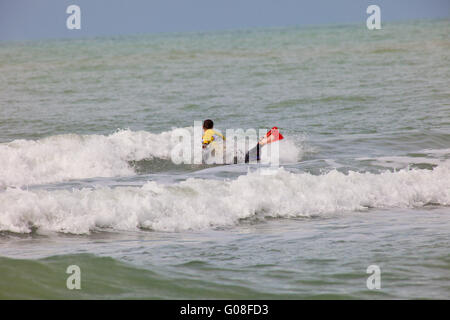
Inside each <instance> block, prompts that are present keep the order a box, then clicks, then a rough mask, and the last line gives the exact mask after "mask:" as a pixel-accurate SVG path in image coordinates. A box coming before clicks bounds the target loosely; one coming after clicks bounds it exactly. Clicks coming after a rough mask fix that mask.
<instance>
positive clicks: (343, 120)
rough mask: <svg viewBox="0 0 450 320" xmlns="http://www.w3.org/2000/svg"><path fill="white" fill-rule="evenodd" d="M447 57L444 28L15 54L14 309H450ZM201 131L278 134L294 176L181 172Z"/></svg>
mask: <svg viewBox="0 0 450 320" xmlns="http://www.w3.org/2000/svg"><path fill="white" fill-rule="evenodd" d="M449 52H450V22H449V21H448V20H439V21H411V22H404V23H392V24H389V23H386V24H385V25H383V29H382V30H376V31H368V30H367V29H366V28H365V26H363V25H348V26H322V27H305V28H274V29H254V30H237V31H221V32H210V33H180V34H161V35H139V36H123V37H110V38H98V39H84V40H46V41H31V42H23V43H17V42H16V43H12V42H3V43H0V82H1V85H0V142H1V143H0V163H1V166H0V298H1V299H15V298H20V299H50V298H51V299H54V298H56V299H135V298H137V299H448V298H450V286H449V283H450V254H449V252H450V250H449V241H450V237H449V234H450V233H449V228H450V219H449V213H450V210H449V206H450V89H449V88H450V68H449V65H450V54H449ZM205 118H211V119H214V121H215V123H216V126H217V128H219V129H221V130H225V129H227V128H243V129H248V128H256V129H258V128H271V127H272V126H274V125H276V126H278V127H279V128H280V130H281V132H282V133H283V135H284V136H285V140H284V141H282V143H280V149H281V164H280V166H281V167H282V168H280V169H278V171H276V172H274V171H270V170H269V169H270V168H268V167H267V166H265V165H258V164H251V165H246V164H243V163H239V164H237V165H231V166H208V165H189V164H183V165H175V164H174V163H173V162H172V161H170V150H171V145H170V136H171V133H172V132H173V130H174V129H175V128H187V127H192V126H193V125H194V120H198V121H201V120H203V119H205ZM69 265H78V266H79V267H80V269H81V290H68V289H67V287H66V280H67V278H68V277H69V274H67V273H66V269H67V267H68V266H69ZM370 265H377V266H379V267H380V270H381V289H374V290H370V289H368V287H367V286H366V281H367V278H368V277H369V276H370V274H367V273H366V270H367V268H368V267H369V266H370Z"/></svg>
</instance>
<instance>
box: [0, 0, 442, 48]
mask: <svg viewBox="0 0 450 320" xmlns="http://www.w3.org/2000/svg"><path fill="white" fill-rule="evenodd" d="M71 4H76V5H78V6H80V8H81V30H68V29H67V28H66V19H67V17H68V14H66V8H67V7H68V6H69V5H71ZM370 4H376V5H379V6H380V8H381V20H382V23H383V21H384V22H387V21H397V20H410V19H433V18H447V19H448V18H449V16H450V0H371V1H366V0H310V1H302V0H0V40H23V39H41V38H72V37H86V36H101V35H119V34H134V33H153V32H183V31H209V30H223V29H240V28H249V27H250V28H251V27H273V26H291V25H299V26H301V25H318V24H347V23H361V24H365V21H366V19H367V16H368V15H367V14H366V8H367V6H368V5H370Z"/></svg>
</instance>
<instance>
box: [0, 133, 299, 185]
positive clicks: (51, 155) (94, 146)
mask: <svg viewBox="0 0 450 320" xmlns="http://www.w3.org/2000/svg"><path fill="white" fill-rule="evenodd" d="M185 129H186V130H189V131H191V133H192V132H193V127H191V128H185ZM174 130H176V129H174ZM174 130H172V131H166V132H162V133H159V134H154V133H150V132H146V131H137V132H135V131H131V130H119V131H117V132H115V133H113V134H111V135H107V136H104V135H76V134H64V135H57V136H51V137H48V138H44V139H40V140H37V141H32V140H15V141H12V142H10V143H2V144H0V163H1V166H0V189H1V188H5V187H7V186H25V185H32V184H45V183H54V182H61V181H66V180H71V179H86V178H94V177H115V176H128V175H133V174H135V172H134V170H133V168H132V167H131V166H130V164H129V161H132V160H135V161H139V160H143V159H152V158H161V159H167V160H169V159H170V158H171V151H172V148H173V142H172V141H171V137H172V133H173V132H174ZM192 138H193V134H192ZM183 143H184V142H183ZM186 143H188V142H186ZM199 143H200V142H199ZM191 145H192V141H191ZM241 153H244V151H242V152H241ZM281 154H282V158H283V155H284V158H283V159H286V160H287V161H293V162H296V160H297V156H298V154H299V149H298V148H297V147H296V146H295V144H293V143H289V142H287V143H286V144H285V147H283V148H281Z"/></svg>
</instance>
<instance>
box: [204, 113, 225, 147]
mask: <svg viewBox="0 0 450 320" xmlns="http://www.w3.org/2000/svg"><path fill="white" fill-rule="evenodd" d="M219 141H225V137H224V136H223V134H221V133H220V132H217V131H216V130H214V122H213V121H212V120H210V119H207V120H205V121H203V136H202V147H203V149H205V148H206V147H208V146H209V145H211V144H212V145H214V144H215V142H219Z"/></svg>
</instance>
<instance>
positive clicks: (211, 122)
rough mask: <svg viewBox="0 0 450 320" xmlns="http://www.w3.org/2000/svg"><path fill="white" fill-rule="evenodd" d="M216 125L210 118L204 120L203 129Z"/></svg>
mask: <svg viewBox="0 0 450 320" xmlns="http://www.w3.org/2000/svg"><path fill="white" fill-rule="evenodd" d="M213 127H214V122H213V121H212V120H210V119H207V120H205V121H203V129H212V128H213Z"/></svg>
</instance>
